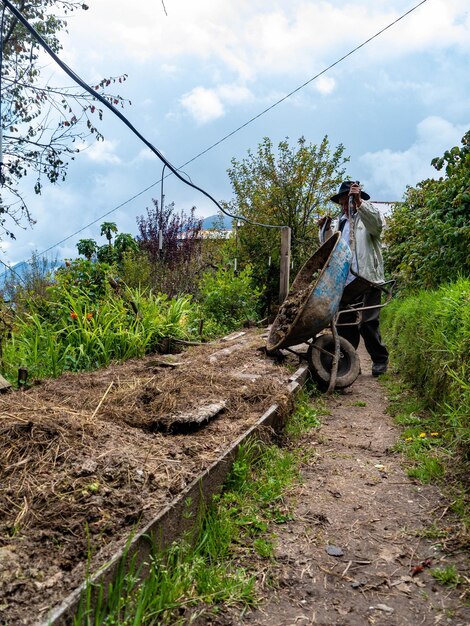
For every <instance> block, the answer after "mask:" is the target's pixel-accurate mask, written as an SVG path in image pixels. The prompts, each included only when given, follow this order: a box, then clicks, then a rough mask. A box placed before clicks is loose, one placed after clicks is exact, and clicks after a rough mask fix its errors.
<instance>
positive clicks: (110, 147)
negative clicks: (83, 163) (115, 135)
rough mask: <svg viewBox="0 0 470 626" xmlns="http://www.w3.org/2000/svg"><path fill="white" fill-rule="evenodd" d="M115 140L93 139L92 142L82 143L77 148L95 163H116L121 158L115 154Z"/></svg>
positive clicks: (116, 144) (116, 145) (119, 161)
mask: <svg viewBox="0 0 470 626" xmlns="http://www.w3.org/2000/svg"><path fill="white" fill-rule="evenodd" d="M118 145H119V144H118V142H117V141H107V140H106V139H105V140H104V141H95V142H94V143H92V144H89V145H86V144H82V145H81V146H80V147H79V149H80V150H81V151H83V154H84V155H86V156H87V157H88V159H90V161H95V162H96V163H102V164H104V163H108V164H114V165H117V164H119V163H121V159H120V158H119V157H118V156H117V154H115V151H116V149H117V147H118Z"/></svg>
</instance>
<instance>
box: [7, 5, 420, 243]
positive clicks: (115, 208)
mask: <svg viewBox="0 0 470 626" xmlns="http://www.w3.org/2000/svg"><path fill="white" fill-rule="evenodd" d="M2 1H3V2H4V3H5V4H7V5H8V6H9V7H11V5H10V2H9V1H8V0H2ZM426 2H427V0H421V2H419V3H418V4H416V5H415V6H413V7H412V8H411V9H409V10H408V11H406V12H405V13H403V14H402V15H400V16H399V17H398V18H397V19H395V20H394V21H393V22H390V24H388V25H387V26H385V27H384V28H382V29H381V30H379V31H378V32H377V33H375V34H374V35H372V36H371V37H369V38H368V39H366V40H365V41H363V42H362V43H361V44H359V45H358V46H356V47H355V48H353V49H352V50H350V51H349V52H347V53H346V54H344V55H343V56H342V57H340V58H339V59H337V60H336V61H334V62H333V63H331V64H330V65H328V66H327V67H326V68H324V69H323V70H322V71H321V72H318V74H315V76H312V77H311V78H309V79H308V80H307V81H305V82H304V83H302V84H301V85H299V86H298V87H296V88H295V89H294V90H292V91H290V92H289V93H288V94H286V95H285V96H283V97H282V98H280V99H279V100H277V101H276V102H274V103H273V104H271V105H270V106H269V107H267V108H265V109H264V110H263V111H261V112H260V113H258V114H257V115H255V116H253V117H252V118H250V119H249V120H248V121H246V122H245V123H244V124H242V125H240V126H238V127H237V128H235V129H234V130H233V131H231V132H230V133H228V134H227V135H225V136H224V137H222V138H221V139H219V140H218V141H216V142H215V143H213V144H211V145H210V146H208V147H207V148H205V149H204V150H202V151H201V152H199V153H198V154H196V155H195V156H194V157H192V158H191V159H189V160H188V161H186V162H185V163H183V164H182V165H181V166H180V167H179V168H178V169H182V168H183V167H186V166H187V165H189V164H190V163H193V162H194V161H196V160H197V159H199V158H200V157H201V156H203V155H204V154H207V153H208V152H209V151H210V150H213V149H214V148H215V147H217V146H219V145H220V144H221V143H223V142H224V141H226V140H227V139H229V138H230V137H233V135H235V134H236V133H238V132H240V131H241V130H243V129H244V128H246V127H247V126H249V125H250V124H252V123H253V122H254V121H256V120H257V119H259V118H260V117H262V116H263V115H265V114H266V113H268V112H269V111H271V110H272V109H274V108H275V107H277V106H279V105H280V104H281V103H282V102H284V101H285V100H287V99H289V98H291V97H292V96H293V95H295V94H296V93H298V92H299V91H300V90H302V89H304V88H305V87H306V86H307V85H309V84H310V83H312V82H313V81H315V80H317V79H318V78H319V77H320V76H322V75H323V74H325V73H326V72H328V71H329V70H331V69H332V68H334V67H335V66H337V65H339V63H342V62H343V61H344V60H345V59H347V58H348V57H350V56H351V55H353V54H354V53H355V52H357V51H358V50H360V49H361V48H363V47H364V46H366V45H367V44H368V43H370V42H371V41H373V40H374V39H376V38H377V37H379V36H380V35H382V34H383V33H384V32H385V31H387V30H388V29H390V28H392V27H393V26H395V24H397V23H398V22H400V21H401V20H403V19H404V18H405V17H407V16H408V15H410V14H411V13H413V11H416V10H417V9H418V8H419V7H420V6H422V5H423V4H425V3H426ZM14 12H15V14H17V13H18V12H17V11H16V10H15V11H14ZM25 25H26V26H27V28H28V29H29V30H30V31H31V32H34V34H35V36H36V35H37V33H36V31H34V29H31V27H30V26H29V24H25ZM37 36H38V37H40V36H39V35H37ZM46 45H47V44H46ZM51 52H52V51H51ZM52 55H53V58H54V59H55V60H57V62H58V63H59V65H60V66H61V67H63V66H64V65H65V64H63V63H62V61H60V59H58V57H56V55H54V53H52ZM65 67H66V66H65ZM63 69H65V68H64V67H63ZM67 70H68V68H67ZM67 70H65V71H66V72H67V73H69V71H70V72H72V70H69V71H67ZM72 73H73V72H72ZM69 76H71V77H72V78H73V79H74V80H76V79H75V77H74V76H75V75H73V76H72V74H69ZM77 78H78V77H77ZM79 81H80V83H79V84H81V83H82V82H83V81H81V79H79ZM84 85H85V84H84ZM84 85H82V84H81V86H83V87H84V88H86V90H87V91H88V92H89V93H91V92H90V88H89V87H88V86H86V87H85V86H84ZM91 91H93V90H91ZM92 95H96V96H98V99H101V98H99V94H95V92H93V93H92ZM105 104H106V105H107V106H108V108H110V109H111V110H112V111H113V112H115V113H117V114H118V116H119V117H120V118H121V119H123V121H124V120H125V118H124V116H123V115H122V114H121V113H120V112H119V111H116V110H115V109H114V107H113V106H112V105H110V104H109V103H107V102H105ZM125 123H126V125H128V126H129V123H128V122H127V120H126V121H125ZM144 143H146V144H147V145H149V144H148V142H147V141H144ZM155 150H156V149H155ZM157 156H159V157H160V158H161V159H162V160H163V162H164V163H166V160H165V159H164V158H163V156H162V155H160V153H157ZM168 167H169V168H170V169H171V170H172V173H173V166H170V165H169V166H168ZM170 175H171V174H167V175H166V176H170ZM162 178H163V177H161V178H160V179H158V180H157V181H155V182H154V183H152V184H151V185H149V186H148V187H146V188H145V189H143V190H142V191H139V192H138V193H136V194H135V195H134V196H132V197H131V198H129V199H128V200H125V201H124V202H122V203H121V204H119V205H117V206H116V207H114V208H113V209H110V210H109V211H107V212H106V213H104V214H103V215H101V216H100V217H98V218H96V219H95V220H93V221H92V222H90V223H89V224H87V225H86V226H83V227H82V228H81V229H79V230H77V231H75V232H74V233H73V234H71V235H69V236H68V237H65V238H64V239H62V240H61V241H59V242H58V243H56V244H54V245H52V246H50V247H49V248H47V249H46V250H44V251H43V252H42V253H41V254H46V253H47V252H49V251H50V250H52V249H54V248H56V247H57V246H60V245H61V244H62V243H64V242H65V241H68V240H69V239H71V238H72V237H75V236H76V235H78V234H80V233H81V232H83V231H84V230H86V229H87V228H89V227H90V226H93V225H94V224H96V223H97V222H99V221H100V220H102V219H103V218H104V217H107V216H108V215H110V214H111V213H114V212H115V211H117V210H118V209H120V208H122V207H123V206H125V205H126V204H129V203H130V202H132V201H133V200H135V199H136V198H138V197H139V196H141V195H143V194H144V193H146V192H147V191H149V189H151V188H152V187H155V185H157V184H158V183H160V182H161V181H162ZM178 178H179V179H180V180H183V182H184V183H185V184H189V183H188V182H187V181H185V180H184V179H182V178H181V176H178ZM190 186H193V187H194V188H195V189H198V190H200V189H199V188H198V187H197V186H196V185H190ZM200 191H202V193H204V195H206V196H208V197H209V198H210V199H211V200H213V201H214V202H215V204H216V205H217V206H218V207H219V208H220V209H221V210H222V212H223V213H225V214H226V215H229V216H230V217H232V218H233V219H243V220H244V221H249V220H246V218H242V217H240V218H239V216H232V215H230V214H229V213H227V212H226V211H224V209H222V207H220V205H219V203H218V202H216V201H215V200H214V199H213V198H212V197H211V196H209V194H207V193H206V192H204V191H203V190H200Z"/></svg>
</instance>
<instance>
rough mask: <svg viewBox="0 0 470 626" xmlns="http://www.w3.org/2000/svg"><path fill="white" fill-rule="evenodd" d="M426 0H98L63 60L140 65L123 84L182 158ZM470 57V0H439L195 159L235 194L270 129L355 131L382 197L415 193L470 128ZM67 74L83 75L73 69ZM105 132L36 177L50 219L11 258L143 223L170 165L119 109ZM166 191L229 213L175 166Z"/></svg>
mask: <svg viewBox="0 0 470 626" xmlns="http://www.w3.org/2000/svg"><path fill="white" fill-rule="evenodd" d="M418 2H419V0H415V1H414V2H413V1H411V0H351V1H350V2H347V1H344V0H325V1H320V0H270V1H269V2H268V1H267V0H225V1H218V2H216V1H215V0H197V1H195V0H163V1H162V0H139V2H135V3H131V2H129V1H128V0H89V1H88V2H87V4H89V6H90V9H89V10H88V11H86V12H80V14H77V15H75V16H74V17H72V18H71V19H70V22H69V33H68V35H67V36H66V37H64V40H63V43H64V49H63V51H62V53H61V58H62V59H63V60H64V61H65V62H66V63H67V64H68V65H69V66H70V67H71V68H72V69H73V70H74V71H75V72H76V73H77V74H79V75H80V76H81V77H82V78H83V79H84V80H86V81H87V82H89V83H91V84H96V82H97V81H98V80H99V79H100V78H102V77H105V76H117V75H120V74H124V73H126V74H128V80H127V81H126V82H125V83H123V84H122V85H119V93H120V95H122V96H124V97H126V98H129V99H130V100H131V101H132V105H131V106H129V107H127V108H126V109H125V114H126V115H127V117H128V118H129V120H130V121H131V122H132V123H133V124H134V126H135V127H136V128H137V129H138V130H139V131H140V132H141V133H142V134H143V135H145V137H146V138H147V139H148V140H149V141H150V142H151V143H152V144H153V145H155V146H156V147H157V148H158V149H159V150H160V151H161V152H162V153H163V154H164V155H165V156H166V158H167V159H168V160H169V161H170V162H171V163H172V164H173V165H175V166H176V167H181V166H182V165H183V164H185V163H187V162H188V161H190V160H191V159H193V158H194V157H195V156H196V155H198V154H199V153H201V152H203V151H204V150H206V149H207V148H208V147H210V146H211V145H212V144H214V143H216V142H218V141H219V140H221V139H222V138H224V137H225V136H226V135H228V134H229V133H231V132H232V131H234V130H236V129H237V128H239V127H240V126H242V125H244V124H245V123H246V122H248V121H249V120H251V119H252V118H254V117H255V116H257V115H258V114H260V113H261V112H262V111H264V110H265V109H267V108H269V107H270V106H271V105H273V104H274V103H276V102H277V101H278V100H280V99H281V98H283V97H284V96H285V95H286V94H289V93H290V92H292V91H294V90H295V89H297V88H298V87H299V86H300V85H302V84H304V83H306V82H307V81H309V80H310V79H311V78H312V77H313V76H315V75H317V74H318V73H320V72H322V71H323V70H324V69H325V68H327V67H328V66H330V65H331V64H333V63H334V62H335V61H337V60H338V59H340V58H341V57H343V56H344V55H346V54H347V53H348V52H349V51H351V50H352V49H354V48H355V47H357V46H358V45H360V44H361V43H363V42H364V41H366V40H367V39H368V38H370V37H372V36H373V35H375V34H376V33H377V32H379V31H380V30H382V29H383V28H385V27H386V26H387V25H388V24H390V23H391V22H393V21H394V20H396V19H397V18H398V17H400V15H402V14H404V13H405V12H407V11H409V10H410V9H412V8H413V7H414V6H415V5H417V4H418ZM469 66H470V7H469V3H468V0H427V1H425V2H424V3H423V4H422V5H421V6H420V7H418V8H417V9H416V10H415V11H413V12H412V13H411V14H410V15H408V16H407V17H406V18H404V19H403V20H401V21H399V22H398V23H397V24H396V25H395V26H393V27H392V28H390V29H388V30H387V31H386V32H384V33H383V34H382V35H380V36H379V37H377V38H375V39H373V40H372V41H371V42H370V43H368V44H367V45H365V46H364V47H362V48H361V49H359V50H358V51H357V52H355V53H354V54H353V55H351V56H349V57H348V58H346V59H345V60H343V61H342V62H340V63H339V64H337V65H335V67H333V68H332V69H330V70H328V71H327V72H325V73H323V74H322V75H321V76H320V77H319V78H318V79H316V80H314V81H312V82H310V83H309V84H308V85H306V86H305V87H304V88H302V89H300V90H298V91H297V92H296V93H295V94H294V95H293V96H291V97H289V98H287V99H286V100H284V101H283V102H282V103H281V104H279V105H278V106H275V107H274V108H272V109H271V110H269V111H268V112H267V113H265V114H263V115H261V116H260V117H258V118H257V119H256V120H255V121H253V122H251V123H250V124H248V125H247V126H246V127H244V128H242V129H241V130H240V131H239V132H236V133H235V134H234V135H233V136H231V137H229V138H228V139H226V140H225V141H223V142H222V143H220V144H219V145H217V146H216V147H214V148H213V149H211V150H210V151H208V152H207V153H206V154H203V155H202V156H200V157H199V158H197V159H195V160H194V161H193V162H191V163H190V164H189V165H187V166H186V167H184V171H185V173H186V174H187V175H188V176H190V177H191V180H192V181H193V182H194V183H195V184H197V185H198V186H201V187H203V188H204V189H206V190H207V191H208V192H209V193H210V194H211V195H213V196H214V197H215V198H216V199H217V200H229V199H230V198H231V196H232V193H231V188H230V183H229V180H228V176H227V173H226V171H227V168H228V167H229V166H230V160H231V158H232V157H235V158H237V159H242V158H243V157H244V156H246V153H247V150H248V149H252V150H254V149H256V146H257V145H258V143H259V142H260V141H261V140H262V138H263V137H265V136H268V137H270V138H271V139H272V141H273V142H274V143H275V144H277V143H278V142H279V141H281V140H283V139H284V138H286V137H289V139H290V141H291V142H295V141H296V140H297V139H298V138H299V137H300V136H302V135H303V136H305V138H306V139H307V141H308V142H312V143H319V142H321V140H322V138H323V136H324V135H328V137H329V139H330V142H331V144H332V145H333V146H336V145H337V144H339V143H343V144H344V146H345V148H346V154H347V155H348V156H350V163H349V164H348V174H349V176H350V177H351V178H354V179H357V180H360V181H361V182H362V184H363V186H364V188H365V189H366V190H367V191H368V192H369V193H370V194H371V196H372V198H373V199H374V200H378V201H394V200H400V199H401V198H402V197H403V194H404V191H405V189H406V187H407V185H411V186H414V185H415V184H416V183H417V182H419V181H420V180H423V179H424V178H427V177H429V176H437V172H435V170H433V168H432V167H431V166H430V161H431V159H432V158H433V157H435V156H440V155H442V153H443V152H444V150H446V149H448V148H450V147H452V146H453V145H458V144H459V143H460V139H461V137H462V136H463V134H464V133H465V132H466V131H467V130H468V129H469V128H470V73H469ZM52 72H53V64H52V62H51V67H50V74H52ZM54 82H55V83H56V84H69V83H70V80H69V79H68V78H66V77H64V76H63V75H61V74H60V72H59V73H58V74H57V76H56V77H55V80H54ZM101 130H102V131H103V133H104V135H105V137H106V139H105V141H104V142H101V143H99V144H90V146H88V147H87V148H86V149H85V150H84V151H83V153H82V154H81V155H79V156H78V157H77V160H76V161H75V163H73V164H72V165H71V167H70V173H69V176H68V177H67V179H66V181H65V182H63V183H61V184H60V185H56V186H54V187H47V188H46V189H45V190H44V192H43V194H42V196H40V197H37V196H35V195H34V193H33V191H32V188H29V189H27V191H26V196H27V200H28V204H29V207H30V209H31V211H32V213H33V216H34V218H35V219H36V221H37V223H36V225H35V226H34V227H33V228H28V229H26V230H24V231H22V230H17V231H16V236H17V239H16V241H12V242H5V241H3V242H0V258H1V259H2V260H3V261H4V262H5V263H16V262H19V261H21V260H26V259H28V258H29V257H30V256H31V254H32V253H33V252H35V251H36V252H37V253H42V252H43V251H44V250H46V249H48V248H50V247H52V246H55V244H57V243H58V242H60V241H62V240H64V239H67V238H68V239H67V240H66V241H65V242H64V243H62V244H61V245H59V246H57V247H55V248H54V249H53V250H52V254H53V255H56V254H57V255H58V257H59V258H64V257H67V256H76V247H75V244H76V242H77V241H78V240H79V239H81V238H88V237H92V238H95V239H97V240H100V236H99V224H100V223H102V222H103V221H114V222H116V224H117V226H118V229H119V231H120V232H130V233H132V234H136V233H137V228H136V217H137V216H139V215H142V214H144V212H145V209H146V207H149V206H151V202H152V198H157V199H159V198H160V178H161V172H162V163H161V162H160V161H159V159H158V158H157V157H156V156H154V155H153V154H152V153H151V152H150V150H149V149H148V148H146V147H145V146H144V145H143V144H142V143H140V142H139V141H138V140H137V138H136V137H135V136H133V135H132V133H131V131H130V130H129V129H128V128H127V127H126V126H124V125H123V124H122V122H120V121H119V120H118V119H117V118H113V116H112V114H111V112H106V115H105V120H104V122H103V124H102V126H101ZM31 184H32V183H31ZM164 192H165V199H166V201H167V202H169V201H174V202H175V203H176V207H177V209H186V210H188V209H190V208H191V206H193V205H195V206H196V207H197V214H198V215H200V216H208V215H213V214H214V213H216V211H217V209H216V207H215V206H214V205H213V204H211V202H210V201H209V200H208V199H207V198H205V197H204V196H201V195H200V194H198V193H197V192H196V191H194V190H192V189H190V188H189V187H187V186H185V185H183V184H182V183H181V182H179V181H177V180H176V179H175V178H174V177H170V178H167V179H166V181H165V189H164ZM92 222H95V223H94V224H93V225H91V226H89V227H87V228H85V229H84V230H82V231H81V232H77V231H80V230H81V229H83V228H84V227H86V226H87V225H88V224H90V223H92ZM74 233H77V234H74ZM70 235H73V236H72V237H70ZM69 237H70V238H69ZM102 243H105V241H104V240H103V242H102Z"/></svg>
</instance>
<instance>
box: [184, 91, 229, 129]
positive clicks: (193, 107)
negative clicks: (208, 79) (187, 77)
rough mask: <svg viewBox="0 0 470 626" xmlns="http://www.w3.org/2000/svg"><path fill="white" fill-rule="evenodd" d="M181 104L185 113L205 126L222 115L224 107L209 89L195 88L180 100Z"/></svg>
mask: <svg viewBox="0 0 470 626" xmlns="http://www.w3.org/2000/svg"><path fill="white" fill-rule="evenodd" d="M181 104H182V106H183V108H184V109H186V111H188V113H189V114H190V115H191V116H192V117H193V118H194V119H195V120H196V122H198V124H205V123H206V122H211V121H213V120H216V119H217V118H218V117H222V115H224V106H223V104H222V102H221V100H220V98H219V96H218V95H217V94H216V93H215V91H213V90H211V89H205V88H204V87H195V88H194V89H192V90H191V91H190V92H189V93H186V94H184V96H183V97H182V98H181Z"/></svg>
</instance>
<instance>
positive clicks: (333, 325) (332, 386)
mask: <svg viewBox="0 0 470 626" xmlns="http://www.w3.org/2000/svg"><path fill="white" fill-rule="evenodd" d="M330 328H331V334H332V335H333V339H334V342H335V353H334V356H333V362H332V363H331V373H330V382H329V384H328V389H327V393H328V394H330V393H333V391H334V389H335V386H336V376H337V374H338V363H339V352H340V343H339V335H338V331H337V330H336V319H333V321H332V322H331V324H330Z"/></svg>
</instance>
